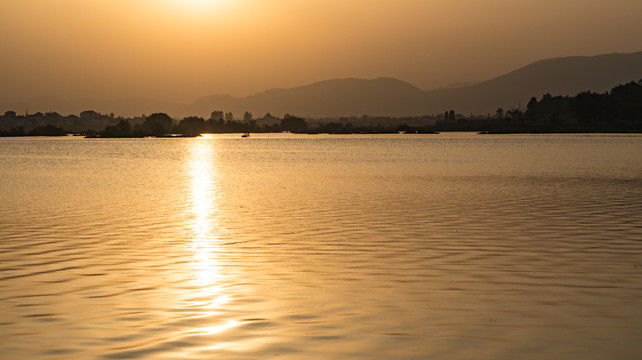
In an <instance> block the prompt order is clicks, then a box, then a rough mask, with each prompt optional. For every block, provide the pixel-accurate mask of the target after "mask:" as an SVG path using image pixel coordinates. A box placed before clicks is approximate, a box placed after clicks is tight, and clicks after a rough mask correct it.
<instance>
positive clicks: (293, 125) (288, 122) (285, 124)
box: [281, 114, 308, 132]
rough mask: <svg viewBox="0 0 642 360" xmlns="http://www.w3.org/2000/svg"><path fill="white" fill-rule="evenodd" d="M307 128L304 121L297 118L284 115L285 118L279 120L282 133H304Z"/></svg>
mask: <svg viewBox="0 0 642 360" xmlns="http://www.w3.org/2000/svg"><path fill="white" fill-rule="evenodd" d="M307 128H308V124H307V123H306V122H305V120H303V118H300V117H297V116H293V115H290V114H285V116H283V120H281V130H282V131H291V132H300V131H305V130H306V129H307Z"/></svg>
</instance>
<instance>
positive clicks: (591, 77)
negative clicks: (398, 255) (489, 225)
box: [1, 51, 642, 118]
mask: <svg viewBox="0 0 642 360" xmlns="http://www.w3.org/2000/svg"><path fill="white" fill-rule="evenodd" d="M436 71H438V69H436ZM640 79H642V51H641V52H636V53H631V54H607V55H599V56H593V57H584V56H573V57H564V58H555V59H548V60H542V61H538V62H535V63H532V64H530V65H527V66H525V67H523V68H520V69H517V70H515V71H512V72H510V73H507V74H505V75H502V76H499V77H497V78H494V79H491V80H488V81H484V82H481V83H477V84H474V85H468V86H462V87H455V88H452V87H451V88H442V89H435V90H428V91H424V90H421V89H419V88H417V87H415V86H413V85H411V84H409V83H407V82H404V81H401V80H397V79H393V78H385V77H382V78H377V79H373V80H363V79H354V78H350V79H334V80H326V81H320V82H317V83H314V84H310V85H305V86H300V87H295V88H290V89H271V90H267V91H264V92H261V93H258V94H254V95H250V96H247V97H243V98H235V97H232V96H229V95H212V96H207V97H203V98H201V99H198V100H196V101H195V102H193V103H191V104H179V103H171V102H166V101H158V100H153V99H144V98H128V99H120V100H95V99H82V100H78V101H74V102H64V101H61V100H58V99H54V98H41V99H30V100H25V101H15V102H12V103H5V104H1V105H2V108H4V110H16V111H18V112H20V111H21V109H25V108H26V109H28V110H29V112H32V113H33V112H35V111H42V112H48V111H56V112H59V113H61V114H69V113H79V112H81V111H83V110H89V109H91V110H95V111H98V112H101V113H110V112H113V113H115V114H117V115H124V116H136V115H141V114H150V113H152V112H166V113H168V114H170V115H172V116H174V117H177V118H180V117H184V116H188V115H197V116H204V117H208V116H209V114H210V113H211V112H212V111H213V110H222V111H225V112H233V113H234V114H235V115H236V117H237V118H238V117H240V116H241V115H242V113H243V112H245V111H249V112H251V113H253V114H254V116H255V117H259V116H262V115H264V114H265V113H267V112H269V113H271V114H273V115H277V116H282V115H283V114H284V113H291V114H296V115H299V116H306V117H339V116H351V115H355V116H360V115H364V114H367V115H375V116H406V115H426V114H438V113H443V112H444V111H445V110H449V109H454V110H455V111H456V112H457V113H461V114H469V113H474V114H486V113H494V112H495V110H496V109H497V108H498V107H503V108H505V109H506V108H510V107H516V106H519V105H520V104H521V105H522V106H525V105H526V103H527V102H528V100H529V99H530V98H531V97H532V96H536V97H541V96H542V95H543V94H544V93H551V94H553V95H575V94H576V93H578V92H581V91H586V90H591V91H595V92H603V91H607V90H610V89H611V88H612V87H613V86H615V85H618V84H621V83H626V82H629V81H633V80H640ZM4 110H3V111H4Z"/></svg>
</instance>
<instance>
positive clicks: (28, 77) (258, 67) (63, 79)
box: [0, 0, 642, 102]
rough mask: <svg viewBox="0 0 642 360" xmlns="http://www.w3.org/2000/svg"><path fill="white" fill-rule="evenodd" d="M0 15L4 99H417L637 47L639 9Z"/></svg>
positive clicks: (87, 10)
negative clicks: (329, 93) (399, 93)
mask: <svg viewBox="0 0 642 360" xmlns="http://www.w3.org/2000/svg"><path fill="white" fill-rule="evenodd" d="M0 14H2V16H1V17H0V49H2V50H1V52H0V97H2V98H5V99H8V100H13V99H24V98H37V97H50V96H55V97H57V98H60V99H66V100H77V99H83V98H104V99H116V98H124V97H145V98H152V99H162V100H172V101H180V102H191V101H193V100H196V99H197V98H200V97H203V96H207V95H211V94H231V95H234V96H245V95H250V94H253V93H257V92H260V91H263V90H267V89H270V88H289V87H294V86H300V85H306V84H310V83H313V82H316V81H321V80H327V79H334V78H348V77H356V78H365V79H372V78H377V77H382V76H386V77H395V78H398V79H401V80H404V81H407V82H409V83H411V84H413V85H415V86H417V87H419V88H421V89H424V90H429V89H433V88H437V87H441V86H447V85H450V84H452V83H459V82H474V81H481V80H488V79H490V78H493V77H495V76H499V75H502V74H504V73H507V72H509V71H512V70H515V69H517V68H519V67H522V66H525V65H527V64H529V63H532V62H534V61H537V60H541V59H546V58H554V57H563V56H573V55H586V56H590V55H598V54H605V53H613V52H619V53H630V52H636V51H640V50H642V40H640V34H642V21H640V14H642V1H640V0H611V1H603V0H599V1H597V0H538V1H532V0H20V1H16V0H0ZM0 100H2V99H0Z"/></svg>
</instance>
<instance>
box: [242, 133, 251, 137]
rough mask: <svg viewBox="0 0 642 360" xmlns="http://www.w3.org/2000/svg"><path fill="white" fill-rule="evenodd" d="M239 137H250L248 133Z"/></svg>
mask: <svg viewBox="0 0 642 360" xmlns="http://www.w3.org/2000/svg"><path fill="white" fill-rule="evenodd" d="M241 137H250V133H245V134H243V135H241Z"/></svg>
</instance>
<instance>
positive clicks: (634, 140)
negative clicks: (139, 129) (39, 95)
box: [0, 133, 642, 360]
mask: <svg viewBox="0 0 642 360" xmlns="http://www.w3.org/2000/svg"><path fill="white" fill-rule="evenodd" d="M641 339H642V136H640V135H617V134H614V135H599V134H598V135H476V134H470V133H461V134H459V133H453V134H447V133H446V134H441V135H397V134H395V135H292V134H252V136H251V137H250V138H246V139H243V138H241V137H240V134H228V135H206V136H205V137H203V138H183V139H166V138H164V139H82V138H78V137H63V138H2V139H0V349H1V352H2V355H1V357H2V359H214V358H217V359H268V358H278V359H288V360H289V359H583V360H586V359H638V358H639V357H640V354H642V341H640V340H641Z"/></svg>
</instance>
